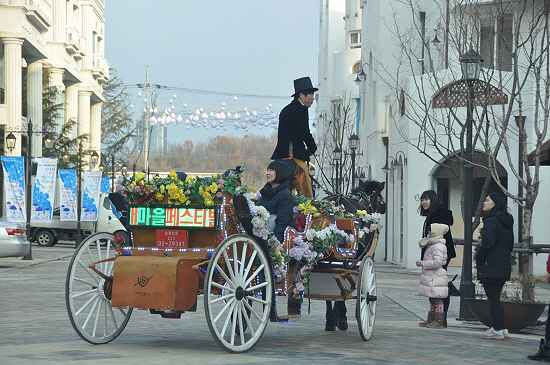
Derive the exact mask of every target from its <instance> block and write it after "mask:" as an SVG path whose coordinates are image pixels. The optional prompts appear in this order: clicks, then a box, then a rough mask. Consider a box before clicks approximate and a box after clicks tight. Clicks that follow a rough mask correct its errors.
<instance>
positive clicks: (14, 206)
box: [2, 156, 27, 222]
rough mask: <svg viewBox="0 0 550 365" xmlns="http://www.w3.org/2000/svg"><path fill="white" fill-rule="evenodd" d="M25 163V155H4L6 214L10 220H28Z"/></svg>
mask: <svg viewBox="0 0 550 365" xmlns="http://www.w3.org/2000/svg"><path fill="white" fill-rule="evenodd" d="M23 163H24V159H23V156H2V168H3V169H4V186H6V212H7V213H6V215H7V218H8V221H10V222H26V221H27V214H26V209H25V168H24V167H23Z"/></svg>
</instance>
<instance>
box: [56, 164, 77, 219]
mask: <svg viewBox="0 0 550 365" xmlns="http://www.w3.org/2000/svg"><path fill="white" fill-rule="evenodd" d="M59 180H60V181H59V204H60V207H59V219H60V220H62V221H76V220H78V217H77V216H76V170H63V169H61V170H59Z"/></svg>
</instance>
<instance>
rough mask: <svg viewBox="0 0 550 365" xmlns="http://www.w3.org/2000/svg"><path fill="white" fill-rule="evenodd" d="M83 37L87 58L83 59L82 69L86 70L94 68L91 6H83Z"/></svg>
mask: <svg viewBox="0 0 550 365" xmlns="http://www.w3.org/2000/svg"><path fill="white" fill-rule="evenodd" d="M81 9H82V13H81V14H82V36H83V37H84V44H85V46H84V50H85V56H84V58H83V59H82V68H83V69H85V70H88V69H91V68H92V59H93V54H92V51H93V45H92V42H93V37H92V33H93V31H92V17H93V9H92V7H91V6H90V5H82V8H81Z"/></svg>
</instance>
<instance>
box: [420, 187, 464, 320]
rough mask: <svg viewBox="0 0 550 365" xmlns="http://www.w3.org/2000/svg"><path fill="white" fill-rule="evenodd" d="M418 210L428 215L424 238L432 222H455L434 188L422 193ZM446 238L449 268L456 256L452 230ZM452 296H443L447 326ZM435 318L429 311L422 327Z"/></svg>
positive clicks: (421, 257) (425, 222)
mask: <svg viewBox="0 0 550 365" xmlns="http://www.w3.org/2000/svg"><path fill="white" fill-rule="evenodd" d="M418 212H419V213H420V215H421V216H423V217H426V219H425V220H424V227H423V228H422V238H425V237H428V230H429V229H430V226H431V224H432V223H441V224H446V225H448V226H449V227H451V226H452V225H453V223H454V218H453V212H451V211H450V210H449V209H446V208H445V207H444V206H443V205H442V204H441V201H440V200H439V196H437V193H436V192H435V191H433V190H426V191H425V192H423V193H422V195H420V207H418ZM443 238H445V246H447V262H446V263H445V265H443V268H444V269H445V270H447V266H449V262H450V261H451V259H452V258H453V257H456V251H455V245H454V243H453V236H452V235H451V230H450V229H449V231H448V232H447V233H445V235H444V236H443ZM425 251H426V248H423V249H422V252H421V255H420V260H423V259H424V252H425ZM450 302H451V298H450V297H449V296H447V298H443V311H444V312H445V320H444V323H443V325H444V326H445V327H447V311H448V310H449V304H450ZM433 319H434V317H433V313H432V312H431V311H430V312H428V319H427V320H426V321H424V322H420V323H419V325H420V327H426V326H427V325H428V323H430V322H431V321H432V320H433Z"/></svg>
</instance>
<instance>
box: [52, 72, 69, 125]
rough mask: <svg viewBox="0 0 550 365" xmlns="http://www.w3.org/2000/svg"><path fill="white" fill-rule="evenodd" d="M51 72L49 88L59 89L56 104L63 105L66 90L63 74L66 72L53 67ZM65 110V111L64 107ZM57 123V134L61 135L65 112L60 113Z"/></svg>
mask: <svg viewBox="0 0 550 365" xmlns="http://www.w3.org/2000/svg"><path fill="white" fill-rule="evenodd" d="M49 71H50V80H49V86H50V87H52V86H53V87H55V88H57V96H56V98H55V104H62V103H63V91H64V90H65V84H63V72H64V70H63V69H62V68H55V67H52V68H50V69H49ZM63 109H65V108H64V107H63ZM54 122H55V124H56V125H55V133H56V134H57V135H59V134H60V133H61V128H62V127H63V122H64V121H63V111H60V113H59V117H58V118H57V120H55V121H54Z"/></svg>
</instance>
